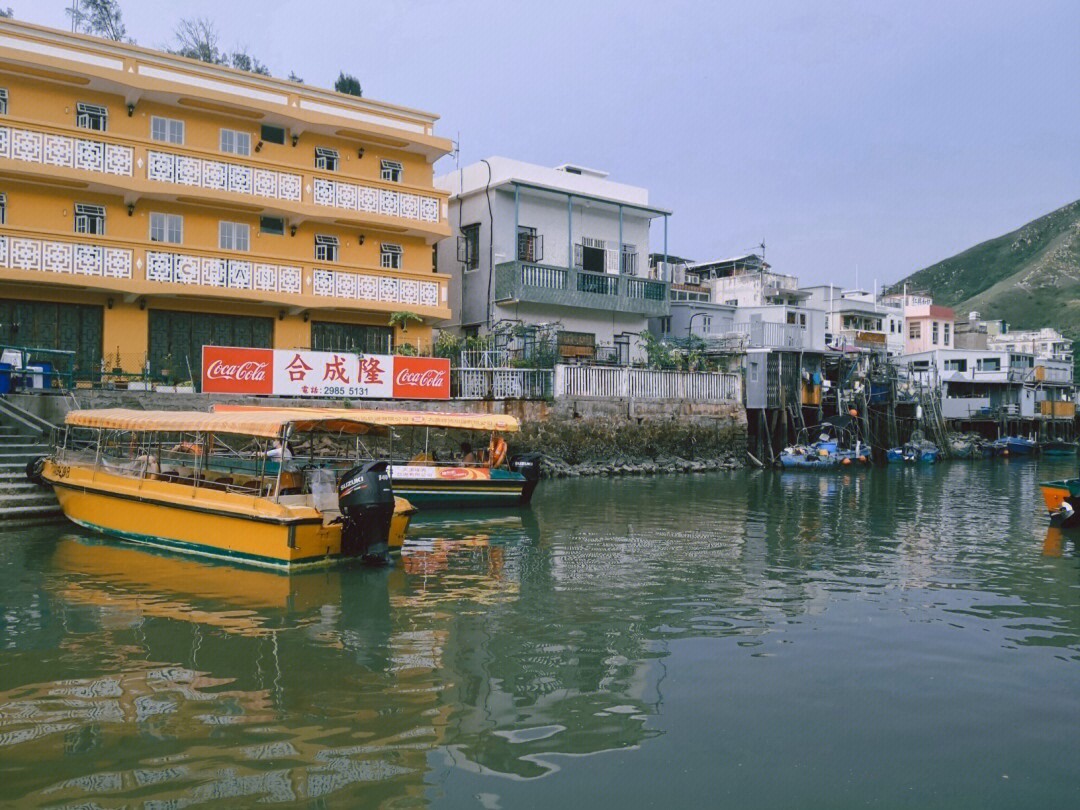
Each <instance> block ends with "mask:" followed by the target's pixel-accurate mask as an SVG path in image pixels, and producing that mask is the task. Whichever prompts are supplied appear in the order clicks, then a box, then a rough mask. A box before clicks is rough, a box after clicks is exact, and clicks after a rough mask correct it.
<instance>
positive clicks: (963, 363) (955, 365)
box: [945, 360, 967, 372]
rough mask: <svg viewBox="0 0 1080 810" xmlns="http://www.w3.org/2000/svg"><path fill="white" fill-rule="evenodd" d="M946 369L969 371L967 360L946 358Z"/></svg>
mask: <svg viewBox="0 0 1080 810" xmlns="http://www.w3.org/2000/svg"><path fill="white" fill-rule="evenodd" d="M945 370H946V371H961V372H963V371H967V360H946V361H945Z"/></svg>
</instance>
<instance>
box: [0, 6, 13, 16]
mask: <svg viewBox="0 0 1080 810" xmlns="http://www.w3.org/2000/svg"><path fill="white" fill-rule="evenodd" d="M14 16H15V12H14V11H12V10H11V6H8V7H7V8H0V17H7V18H8V19H11V18H12V17H14Z"/></svg>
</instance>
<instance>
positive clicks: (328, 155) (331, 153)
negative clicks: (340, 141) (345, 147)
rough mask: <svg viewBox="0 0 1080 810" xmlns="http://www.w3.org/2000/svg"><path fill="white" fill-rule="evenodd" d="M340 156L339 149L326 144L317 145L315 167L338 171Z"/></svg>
mask: <svg viewBox="0 0 1080 810" xmlns="http://www.w3.org/2000/svg"><path fill="white" fill-rule="evenodd" d="M339 161H340V157H339V156H338V151H337V149H330V148H328V147H325V146H316V147H315V168H316V169H322V170H323V171H324V172H336V171H337V170H338V162H339Z"/></svg>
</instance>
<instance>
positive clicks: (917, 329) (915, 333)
mask: <svg viewBox="0 0 1080 810" xmlns="http://www.w3.org/2000/svg"><path fill="white" fill-rule="evenodd" d="M920 338H922V324H920V323H919V322H918V321H912V322H911V323H910V324H908V340H919V339H920Z"/></svg>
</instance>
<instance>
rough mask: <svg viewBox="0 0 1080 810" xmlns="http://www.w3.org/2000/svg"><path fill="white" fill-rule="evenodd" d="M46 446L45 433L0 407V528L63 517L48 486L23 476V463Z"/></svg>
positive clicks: (47, 446) (48, 448)
mask: <svg viewBox="0 0 1080 810" xmlns="http://www.w3.org/2000/svg"><path fill="white" fill-rule="evenodd" d="M50 450H51V447H50V446H49V442H48V437H47V436H45V435H43V434H42V432H41V431H40V430H36V429H33V428H32V427H31V426H28V425H27V424H25V423H23V422H21V421H16V420H15V419H12V418H9V417H8V415H7V413H6V412H4V411H0V531H3V530H4V529H7V528H9V527H12V526H25V525H28V524H35V523H45V522H52V521H59V520H63V517H64V516H63V513H62V512H61V511H60V504H59V503H58V502H57V500H56V496H55V495H54V494H53V491H52V489H51V488H50V487H39V486H37V485H35V484H31V483H30V482H29V481H27V480H26V463H27V462H28V461H30V459H32V458H35V457H37V456H44V455H48V453H49V452H50Z"/></svg>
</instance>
